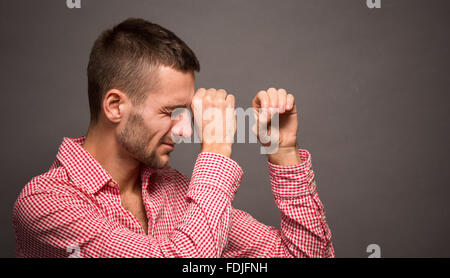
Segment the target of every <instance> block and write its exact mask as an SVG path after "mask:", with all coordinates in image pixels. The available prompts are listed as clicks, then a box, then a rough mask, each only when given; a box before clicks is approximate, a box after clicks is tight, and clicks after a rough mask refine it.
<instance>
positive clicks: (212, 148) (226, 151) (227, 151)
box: [201, 144, 231, 157]
mask: <svg viewBox="0 0 450 278" xmlns="http://www.w3.org/2000/svg"><path fill="white" fill-rule="evenodd" d="M201 152H202V153H203V152H212V153H218V154H222V155H225V156H226V157H231V144H203V145H202V150H201Z"/></svg>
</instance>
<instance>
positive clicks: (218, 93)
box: [216, 89, 227, 100]
mask: <svg viewBox="0 0 450 278" xmlns="http://www.w3.org/2000/svg"><path fill="white" fill-rule="evenodd" d="M226 97H227V91H225V90H224V89H219V90H217V91H216V98H218V99H223V100H225V98H226Z"/></svg>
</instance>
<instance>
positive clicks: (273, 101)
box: [267, 88, 278, 108]
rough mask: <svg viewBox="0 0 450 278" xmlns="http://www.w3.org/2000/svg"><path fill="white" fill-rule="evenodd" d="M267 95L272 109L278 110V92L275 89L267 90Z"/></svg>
mask: <svg viewBox="0 0 450 278" xmlns="http://www.w3.org/2000/svg"><path fill="white" fill-rule="evenodd" d="M267 94H268V95H269V103H270V107H272V108H277V107H278V91H277V90H276V89H275V88H269V89H268V90H267Z"/></svg>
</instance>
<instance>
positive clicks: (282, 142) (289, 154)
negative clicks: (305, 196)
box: [252, 88, 302, 165]
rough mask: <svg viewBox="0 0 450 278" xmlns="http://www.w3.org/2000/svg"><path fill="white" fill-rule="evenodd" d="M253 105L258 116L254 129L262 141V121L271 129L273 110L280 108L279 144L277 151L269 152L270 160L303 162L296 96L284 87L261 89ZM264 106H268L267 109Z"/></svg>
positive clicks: (277, 162) (281, 162)
mask: <svg viewBox="0 0 450 278" xmlns="http://www.w3.org/2000/svg"><path fill="white" fill-rule="evenodd" d="M252 107H253V110H254V114H255V117H256V125H255V126H254V128H253V131H254V132H255V133H256V135H257V137H258V140H259V141H260V142H261V135H262V134H260V130H259V126H260V122H264V123H266V125H267V130H268V131H270V130H271V126H270V124H271V119H272V116H273V112H274V110H275V109H276V108H278V112H279V134H278V144H279V145H278V150H277V152H276V153H273V154H268V158H269V161H270V162H271V163H274V164H279V165H295V164H298V163H301V162H302V161H301V159H300V156H299V154H298V147H297V131H298V116H297V108H296V106H295V99H294V96H293V95H292V94H288V93H287V92H286V90H284V89H279V90H276V89H274V88H270V89H268V90H267V91H260V92H259V93H258V94H257V95H256V96H255V97H254V98H253V101H252ZM262 108H266V110H265V109H262ZM270 108H273V109H270ZM264 111H269V113H264ZM262 112H263V113H262ZM261 143H262V142H261ZM273 143H275V144H276V143H277V142H269V143H267V142H264V144H263V143H262V144H263V146H265V145H270V144H273Z"/></svg>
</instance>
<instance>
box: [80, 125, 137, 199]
mask: <svg viewBox="0 0 450 278" xmlns="http://www.w3.org/2000/svg"><path fill="white" fill-rule="evenodd" d="M83 148H85V149H86V150H87V151H88V152H89V153H90V154H91V155H92V156H93V157H94V158H95V159H96V160H97V161H98V162H99V163H100V165H102V167H103V168H104V169H105V170H106V171H107V172H108V174H109V175H110V176H111V177H112V178H113V179H114V180H115V181H116V182H118V183H119V188H120V191H121V193H131V192H136V191H137V190H139V187H140V171H139V170H140V163H139V161H137V160H136V159H134V158H133V157H131V156H130V155H129V154H128V153H127V152H126V151H125V150H124V149H123V147H122V146H121V145H120V144H119V142H117V140H116V137H115V136H114V134H113V131H111V130H107V129H105V128H102V127H101V126H100V125H97V126H96V127H90V128H89V130H88V133H87V135H86V139H85V141H84V143H83Z"/></svg>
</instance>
